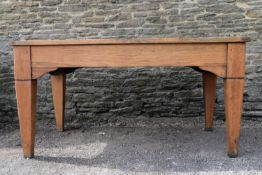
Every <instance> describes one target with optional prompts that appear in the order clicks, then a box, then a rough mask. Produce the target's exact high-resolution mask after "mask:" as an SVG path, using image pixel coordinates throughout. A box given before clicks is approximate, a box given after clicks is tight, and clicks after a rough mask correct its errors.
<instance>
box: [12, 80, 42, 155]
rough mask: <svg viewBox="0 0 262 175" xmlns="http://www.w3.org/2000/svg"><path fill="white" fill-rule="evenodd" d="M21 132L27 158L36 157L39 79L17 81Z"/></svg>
mask: <svg viewBox="0 0 262 175" xmlns="http://www.w3.org/2000/svg"><path fill="white" fill-rule="evenodd" d="M15 88H16V98H17V108H18V116H19V126H20V134H21V138H22V146H23V152H24V157H25V158H32V157H34V144H35V113H36V90H37V81H36V80H28V81H15Z"/></svg>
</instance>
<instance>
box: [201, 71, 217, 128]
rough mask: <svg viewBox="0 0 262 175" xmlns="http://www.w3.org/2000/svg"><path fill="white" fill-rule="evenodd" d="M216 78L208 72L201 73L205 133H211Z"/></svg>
mask: <svg viewBox="0 0 262 175" xmlns="http://www.w3.org/2000/svg"><path fill="white" fill-rule="evenodd" d="M216 81H217V76H216V75H215V74H213V73H210V72H203V88H204V103H205V131H213V115H214V108H215V99H216Z"/></svg>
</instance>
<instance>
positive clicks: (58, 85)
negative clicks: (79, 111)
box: [51, 73, 66, 132]
mask: <svg viewBox="0 0 262 175" xmlns="http://www.w3.org/2000/svg"><path fill="white" fill-rule="evenodd" d="M65 79H66V75H65V74H62V73H61V74H53V75H51V81H52V92H53V102H54V108H55V119H56V129H57V131H61V132H62V131H64V109H65V87H66V86H65Z"/></svg>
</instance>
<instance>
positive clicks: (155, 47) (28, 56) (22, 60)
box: [12, 38, 247, 158]
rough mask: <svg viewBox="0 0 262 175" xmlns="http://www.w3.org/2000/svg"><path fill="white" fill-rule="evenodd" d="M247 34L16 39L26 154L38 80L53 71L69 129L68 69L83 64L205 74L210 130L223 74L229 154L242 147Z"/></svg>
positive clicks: (60, 118)
mask: <svg viewBox="0 0 262 175" xmlns="http://www.w3.org/2000/svg"><path fill="white" fill-rule="evenodd" d="M246 41H247V39H245V38H210V39H180V38H161V39H157V38H155V39H93V40H64V41H48V40H46V41H40V40H38V41H16V42H13V43H12V45H13V46H14V74H15V88H16V97H17V106H18V114H19V124H20V133H21V137H22V143H23V144H22V145H23V151H24V156H25V157H27V158H31V157H33V156H34V142H35V114H36V91H37V79H38V78H39V77H41V76H42V75H44V74H47V73H50V74H51V79H52V91H53V100H54V107H55V118H56V127H57V129H58V130H59V131H63V129H64V106H65V77H66V73H69V72H72V71H73V70H74V69H76V68H82V67H89V68H95V67H104V68H108V67H110V68H112V67H113V68H120V67H121V68H123V67H182V66H188V67H192V68H194V69H195V70H197V71H200V72H202V73H203V88H204V101H205V105H204V106H205V129H206V130H208V131H209V130H212V127H213V113H214V105H215V94H216V79H217V76H218V77H222V78H223V79H224V90H225V93H224V99H225V115H226V126H227V142H228V145H227V148H228V156H230V157H236V156H237V155H238V150H239V136H240V123H241V113H242V100H243V90H244V74H245V72H244V69H245V68H244V66H245V43H246Z"/></svg>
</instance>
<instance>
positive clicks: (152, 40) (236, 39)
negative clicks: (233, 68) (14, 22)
mask: <svg viewBox="0 0 262 175" xmlns="http://www.w3.org/2000/svg"><path fill="white" fill-rule="evenodd" d="M248 41H249V38H245V37H242V38H241V37H229V38H127V39H88V40H27V41H13V42H12V43H11V45H13V46H29V45H38V46H45V45H98V44H99V45H110V44H176V43H177V44H178V43H235V42H238V43H239V42H248Z"/></svg>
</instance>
